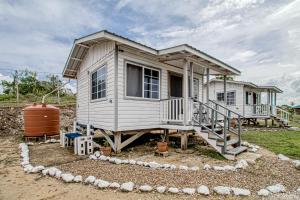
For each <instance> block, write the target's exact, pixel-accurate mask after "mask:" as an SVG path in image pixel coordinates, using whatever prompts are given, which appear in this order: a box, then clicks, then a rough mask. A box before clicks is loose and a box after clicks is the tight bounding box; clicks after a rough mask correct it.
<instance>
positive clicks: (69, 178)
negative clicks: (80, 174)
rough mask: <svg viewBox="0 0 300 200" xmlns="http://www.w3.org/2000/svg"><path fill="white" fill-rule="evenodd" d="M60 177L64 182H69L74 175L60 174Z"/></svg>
mask: <svg viewBox="0 0 300 200" xmlns="http://www.w3.org/2000/svg"><path fill="white" fill-rule="evenodd" d="M61 178H62V180H63V181H64V182H66V183H70V182H72V181H73V180H74V176H73V175H72V174H62V175H61Z"/></svg>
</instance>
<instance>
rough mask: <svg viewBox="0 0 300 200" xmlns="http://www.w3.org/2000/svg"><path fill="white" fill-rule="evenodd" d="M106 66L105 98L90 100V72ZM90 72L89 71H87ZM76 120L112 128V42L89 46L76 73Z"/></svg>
mask: <svg viewBox="0 0 300 200" xmlns="http://www.w3.org/2000/svg"><path fill="white" fill-rule="evenodd" d="M103 65H106V66H107V79H106V98H104V99H103V100H101V101H100V100H94V101H91V98H90V95H91V94H90V90H91V83H90V80H91V79H90V77H89V76H91V72H93V71H94V70H96V69H97V68H99V67H101V66H103ZM88 72H90V73H88ZM77 88H78V90H77V111H76V115H77V121H78V122H79V123H82V124H87V123H88V122H89V123H90V124H91V125H93V126H96V127H101V128H103V129H108V130H112V129H113V125H114V107H113V106H114V104H113V103H112V101H113V98H114V93H113V92H114V42H104V43H101V44H100V45H94V46H92V47H90V49H89V51H88V54H87V55H86V57H85V59H84V60H83V62H82V63H81V66H80V69H79V71H78V73H77Z"/></svg>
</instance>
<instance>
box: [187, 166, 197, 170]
mask: <svg viewBox="0 0 300 200" xmlns="http://www.w3.org/2000/svg"><path fill="white" fill-rule="evenodd" d="M189 170H191V171H199V167H197V166H194V167H190V168H189Z"/></svg>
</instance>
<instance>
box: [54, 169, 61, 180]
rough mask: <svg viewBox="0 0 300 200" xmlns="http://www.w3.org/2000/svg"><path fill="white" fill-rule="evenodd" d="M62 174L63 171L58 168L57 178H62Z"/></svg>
mask: <svg viewBox="0 0 300 200" xmlns="http://www.w3.org/2000/svg"><path fill="white" fill-rule="evenodd" d="M61 175H62V171H60V170H56V172H55V178H58V179H60V178H61Z"/></svg>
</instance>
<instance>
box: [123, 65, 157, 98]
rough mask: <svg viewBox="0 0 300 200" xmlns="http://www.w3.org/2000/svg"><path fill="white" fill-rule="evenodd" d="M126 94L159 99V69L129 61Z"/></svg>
mask: <svg viewBox="0 0 300 200" xmlns="http://www.w3.org/2000/svg"><path fill="white" fill-rule="evenodd" d="M126 70H127V80H126V83H127V85H126V96H131V97H141V98H147V99H159V71H158V70H154V69H150V68H146V67H142V66H138V65H134V64H131V63H127V69H126Z"/></svg>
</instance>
